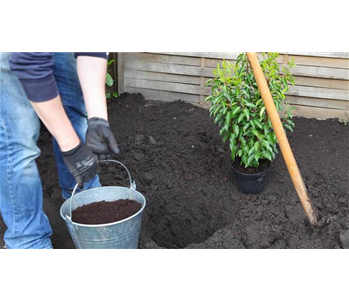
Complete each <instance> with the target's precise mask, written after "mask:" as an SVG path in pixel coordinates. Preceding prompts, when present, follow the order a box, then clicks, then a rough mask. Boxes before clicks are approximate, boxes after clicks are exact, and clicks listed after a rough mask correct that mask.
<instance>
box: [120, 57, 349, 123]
mask: <svg viewBox="0 0 349 300" xmlns="http://www.w3.org/2000/svg"><path fill="white" fill-rule="evenodd" d="M237 55H238V53H232V52H160V53H155V52H125V53H118V90H119V93H122V92H129V93H131V92H136V93H142V94H143V95H144V97H145V98H146V99H147V100H165V101H174V100H178V99H181V100H183V101H187V102H191V103H193V104H199V105H204V99H205V98H206V96H207V95H208V94H209V93H210V89H209V88H207V87H205V83H206V81H207V80H208V79H209V78H211V77H212V76H213V69H214V68H216V67H217V63H221V62H222V60H223V59H226V60H229V61H232V62H234V61H235V60H236V57H237ZM292 58H294V59H295V62H296V64H297V66H296V67H295V68H293V69H292V73H293V74H294V75H295V79H296V85H295V86H294V87H291V89H290V91H289V93H288V95H287V98H286V100H287V101H288V102H289V103H291V104H292V105H293V106H294V107H295V111H294V114H295V115H299V116H305V117H316V118H339V119H342V120H345V121H348V120H349V53H346V52H326V53H325V52H302V53H292V52H283V53H281V54H280V56H279V62H280V63H281V64H287V62H288V61H289V60H290V59H292Z"/></svg>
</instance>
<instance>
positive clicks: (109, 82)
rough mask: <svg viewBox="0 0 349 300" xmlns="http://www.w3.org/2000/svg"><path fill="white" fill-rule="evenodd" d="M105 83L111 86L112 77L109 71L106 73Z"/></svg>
mask: <svg viewBox="0 0 349 300" xmlns="http://www.w3.org/2000/svg"><path fill="white" fill-rule="evenodd" d="M105 83H106V84H107V86H113V84H114V79H113V77H111V75H110V74H109V73H107V77H106V78H105Z"/></svg>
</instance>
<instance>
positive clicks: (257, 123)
mask: <svg viewBox="0 0 349 300" xmlns="http://www.w3.org/2000/svg"><path fill="white" fill-rule="evenodd" d="M254 123H255V124H256V125H257V126H258V127H259V128H260V129H263V127H262V124H261V123H259V121H258V120H254Z"/></svg>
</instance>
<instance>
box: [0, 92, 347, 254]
mask: <svg viewBox="0 0 349 300" xmlns="http://www.w3.org/2000/svg"><path fill="white" fill-rule="evenodd" d="M109 121H110V124H111V127H112V129H113V131H114V134H115V136H116V139H117V141H118V143H119V146H120V150H121V153H120V155H119V156H118V157H117V159H118V160H120V161H121V162H123V163H124V164H125V165H126V166H127V167H128V168H129V170H130V172H131V175H132V176H133V179H134V180H135V181H136V183H137V190H138V191H139V192H141V193H142V194H143V195H144V196H145V197H146V199H147V206H146V208H145V211H144V214H143V222H142V230H141V237H140V244H139V247H140V248H349V205H348V202H349V201H348V199H349V189H348V182H349V157H348V155H349V127H348V126H345V125H344V124H341V123H339V122H338V121H337V120H334V119H332V120H326V121H319V120H316V119H305V118H294V121H295V124H296V128H295V131H294V134H289V141H290V144H291V147H292V149H293V152H294V155H295V158H296V160H297V163H298V166H299V169H300V171H301V174H302V176H303V179H304V182H305V184H306V186H307V189H308V193H309V196H310V199H311V200H312V202H313V205H314V207H315V209H316V211H317V213H318V216H319V226H318V227H317V228H315V229H311V227H310V225H309V222H308V220H307V218H306V215H305V214H304V212H303V210H302V206H301V204H300V202H299V200H298V196H297V194H296V192H295V190H294V187H293V185H292V182H291V179H290V177H289V174H288V172H287V169H286V167H285V164H284V162H283V158H282V156H281V154H279V155H278V156H277V158H276V160H275V161H274V162H273V163H272V166H271V168H270V170H269V175H268V182H267V185H266V189H265V191H264V192H263V193H261V194H259V195H243V194H241V193H239V192H238V190H237V188H236V185H235V180H234V176H233V173H232V170H231V161H230V151H229V146H228V145H226V144H224V143H223V142H222V139H221V137H220V136H219V134H218V132H219V130H218V127H217V126H216V125H214V124H213V120H212V119H211V118H209V114H208V111H207V110H205V109H203V108H199V107H196V106H193V105H191V104H188V103H184V102H181V101H176V102H171V103H169V102H159V103H156V102H146V101H144V99H143V97H142V96H141V95H139V94H130V95H129V94H123V95H121V96H120V97H118V98H117V99H113V100H112V101H110V103H109ZM39 147H40V148H41V150H42V155H41V157H40V158H39V159H38V165H39V169H40V172H41V174H42V175H43V176H42V180H43V187H44V197H45V199H44V206H45V211H46V213H47V214H48V217H49V219H50V222H51V225H52V227H53V230H54V233H53V235H52V242H53V246H54V247H55V248H73V247H74V246H73V243H72V241H71V238H70V236H69V233H68V231H67V229H66V226H65V224H64V221H63V220H62V219H61V218H60V216H59V208H60V205H61V203H62V202H61V197H60V189H59V187H58V179H57V174H56V168H55V166H54V159H53V154H52V145H51V142H50V136H49V134H48V133H47V131H45V130H43V132H42V134H41V137H40V142H39ZM100 177H101V182H102V184H103V185H110V186H115V185H122V186H127V184H128V178H127V174H126V172H125V171H124V170H123V169H122V168H121V167H119V166H113V165H110V166H105V167H103V168H102V172H101V175H100ZM0 224H1V222H0Z"/></svg>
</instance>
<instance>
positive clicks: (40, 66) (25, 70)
mask: <svg viewBox="0 0 349 300" xmlns="http://www.w3.org/2000/svg"><path fill="white" fill-rule="evenodd" d="M78 56H94V57H101V58H105V59H107V53H106V52H75V57H78ZM9 63H10V68H11V70H12V72H13V73H15V74H16V75H17V77H18V79H19V80H20V82H21V83H22V86H23V89H24V91H25V93H26V95H27V97H28V99H29V100H31V101H33V102H43V101H48V100H51V99H53V98H56V97H57V96H58V88H57V84H56V80H55V78H54V76H53V65H54V58H53V52H13V53H12V54H11V57H10V61H9Z"/></svg>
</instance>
